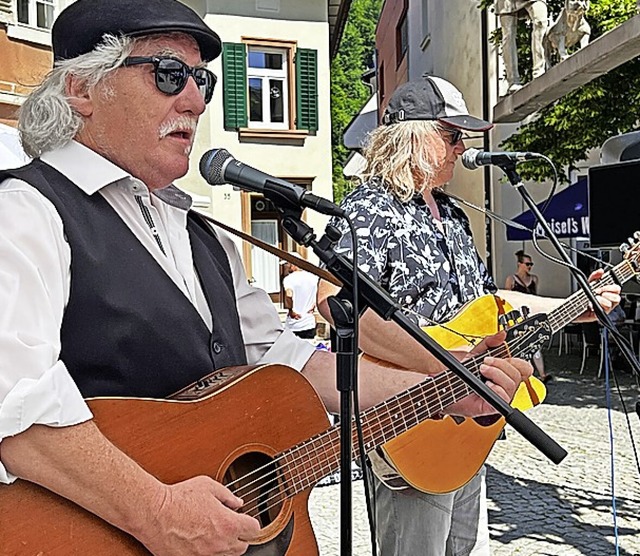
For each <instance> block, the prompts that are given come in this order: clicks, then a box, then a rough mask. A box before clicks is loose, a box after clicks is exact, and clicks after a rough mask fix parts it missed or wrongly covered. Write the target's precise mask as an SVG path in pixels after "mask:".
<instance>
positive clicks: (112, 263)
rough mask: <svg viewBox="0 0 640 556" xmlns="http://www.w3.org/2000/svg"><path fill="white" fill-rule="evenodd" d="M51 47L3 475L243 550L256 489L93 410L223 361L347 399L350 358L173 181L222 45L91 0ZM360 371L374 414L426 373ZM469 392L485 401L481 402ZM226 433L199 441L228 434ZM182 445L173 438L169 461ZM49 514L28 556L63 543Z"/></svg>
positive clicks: (30, 104) (16, 279)
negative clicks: (344, 373) (126, 435)
mask: <svg viewBox="0 0 640 556" xmlns="http://www.w3.org/2000/svg"><path fill="white" fill-rule="evenodd" d="M52 39H53V54H54V68H53V70H52V72H51V73H50V74H49V75H48V76H47V77H46V78H45V80H44V82H43V83H42V85H41V86H40V87H39V88H38V89H36V90H35V91H34V92H33V93H32V94H31V95H30V96H29V98H28V99H27V100H26V101H25V103H24V105H23V106H22V110H21V114H20V122H19V127H20V132H21V137H22V143H23V145H24V147H25V150H26V152H27V154H28V155H29V156H30V157H33V158H34V160H33V162H31V163H30V164H29V165H27V166H25V167H23V168H19V169H15V170H7V171H3V172H0V307H2V319H0V440H1V444H0V482H2V483H11V482H12V481H13V480H14V479H16V478H21V479H25V480H27V481H32V482H35V483H38V484H40V485H41V486H43V487H45V488H46V489H49V490H52V491H54V492H55V493H57V494H58V495H60V496H62V497H64V498H68V499H70V500H72V501H73V502H75V503H76V504H78V505H79V506H82V507H83V508H85V509H87V510H89V511H90V512H92V513H93V514H96V515H97V516H99V517H100V518H101V519H102V520H105V521H107V522H108V523H110V524H112V525H114V526H115V527H118V528H120V529H122V530H124V531H126V532H127V533H130V534H131V535H133V536H134V537H135V538H137V539H138V540H139V541H140V542H141V543H143V544H144V545H145V546H146V548H147V549H148V550H149V551H150V552H152V553H153V554H157V555H160V554H162V555H172V556H173V555H176V554H189V555H191V554H194V555H195V554H198V555H205V554H206V555H207V556H211V555H221V554H226V555H236V554H243V553H244V552H245V551H246V550H247V548H248V542H249V541H251V540H253V539H255V538H256V536H257V535H258V533H259V531H258V529H259V524H258V522H257V521H256V520H255V519H254V518H253V517H250V516H249V515H246V514H245V513H244V512H243V511H242V510H241V506H242V504H243V501H242V500H241V499H240V498H238V497H237V496H235V495H234V494H233V493H232V491H231V490H229V489H227V488H226V487H225V486H223V485H222V484H221V483H219V482H216V481H214V480H213V479H212V478H210V477H206V476H196V477H192V478H187V479H186V480H183V481H180V482H176V483H175V484H165V483H164V482H162V481H161V480H159V479H158V478H157V477H155V476H153V475H151V474H150V473H148V472H147V471H145V470H144V469H143V468H142V467H141V466H139V465H138V464H137V463H136V462H135V461H134V460H133V459H131V458H129V457H128V456H127V455H126V454H125V453H123V452H122V451H121V450H119V449H118V448H117V447H116V446H114V445H113V444H112V443H111V442H110V441H109V440H108V439H107V437H106V436H104V435H103V434H102V433H101V432H100V430H99V429H98V428H97V427H96V425H95V424H94V423H93V421H92V420H91V418H92V414H91V412H90V409H89V406H88V405H87V404H86V403H85V401H84V399H85V398H90V397H102V396H115V397H121V396H125V397H137V398H166V397H168V396H170V395H171V394H173V393H175V392H176V391H178V390H181V389H183V388H185V387H186V386H188V385H189V384H192V383H194V382H195V381H197V380H198V379H199V378H201V377H202V376H204V375H206V374H208V373H209V372H210V371H211V369H221V368H226V367H228V366H237V365H246V364H257V363H274V362H275V363H284V364H286V365H289V366H291V367H293V368H294V369H297V370H300V371H301V372H302V373H303V374H304V375H305V377H306V378H307V379H308V380H309V381H310V382H312V384H313V385H314V387H315V388H316V390H317V391H318V392H319V394H320V395H321V397H322V398H323V400H324V401H325V403H326V404H327V408H328V409H329V410H331V411H337V410H338V407H339V397H338V393H337V391H336V389H335V372H334V370H333V367H334V364H335V358H334V355H333V354H331V353H328V352H319V351H316V350H314V348H313V346H312V345H310V344H309V343H308V342H305V341H303V340H300V339H298V338H296V337H295V336H294V335H293V334H292V333H291V332H289V331H286V330H283V328H282V325H281V323H280V321H279V318H278V315H277V312H276V311H275V309H274V307H273V304H272V303H271V302H270V300H269V298H268V296H267V295H266V293H265V292H263V291H262V290H258V289H254V288H251V287H250V286H249V285H248V283H247V279H246V276H245V274H244V271H243V268H242V261H241V259H240V257H239V254H238V252H237V250H236V249H235V247H234V243H233V241H232V240H231V239H230V238H229V237H228V236H227V235H225V234H224V233H222V232H221V231H220V230H218V229H213V228H211V227H210V226H209V225H208V224H207V222H206V221H204V220H203V219H201V218H200V217H198V216H197V215H196V214H195V213H193V212H191V211H190V210H189V208H190V206H191V200H190V198H189V197H188V196H187V195H185V194H184V193H182V192H181V191H180V190H178V189H177V188H176V187H174V186H173V185H172V182H173V181H174V180H176V179H178V178H180V177H182V176H183V175H184V174H185V173H186V172H187V169H188V166H189V154H190V152H191V148H192V145H193V141H194V134H195V130H196V125H197V123H198V119H199V117H200V116H201V115H202V113H203V112H204V110H205V107H206V105H207V103H209V102H210V101H211V99H212V97H213V92H214V86H215V83H216V77H215V75H214V74H213V73H212V72H211V71H210V70H209V69H207V67H206V66H207V62H209V61H211V60H213V59H214V58H215V57H217V56H218V55H219V54H220V50H221V42H220V38H219V37H218V35H217V34H216V33H215V32H213V31H212V30H211V29H210V28H208V27H207V26H206V25H205V24H204V22H203V21H202V20H201V19H200V17H199V16H198V15H197V14H196V13H195V12H193V11H192V10H191V9H190V8H188V7H186V6H185V5H184V4H182V3H181V2H178V1H176V0H145V1H144V2H131V1H130V0H78V1H77V2H75V3H74V4H72V5H71V6H70V7H69V8H67V9H66V10H64V11H63V12H62V13H61V14H60V16H59V18H58V19H57V21H56V22H55V24H54V27H53V29H52ZM361 372H362V376H363V377H366V378H367V384H368V385H369V386H367V387H366V388H364V389H362V390H361V398H360V399H361V403H362V405H363V406H364V407H368V406H370V405H373V404H375V403H379V402H381V401H382V400H384V399H386V398H388V397H389V396H391V395H394V394H396V393H397V392H399V391H404V390H406V389H407V388H408V387H410V386H412V385H415V384H416V383H418V382H421V381H422V380H424V377H423V376H421V375H419V374H416V373H406V372H393V371H389V370H388V369H384V368H382V367H380V366H378V365H377V364H373V363H367V364H364V365H363V366H362V368H361ZM528 372H530V369H529V368H528V367H527V366H526V365H525V366H523V365H519V364H518V363H514V364H510V363H506V362H505V363H502V362H500V363H497V364H495V365H492V366H491V369H490V371H489V373H488V375H487V376H488V377H489V379H490V380H491V381H492V383H494V384H495V385H496V388H497V389H498V390H499V391H500V393H501V395H502V396H503V397H504V398H505V399H508V398H510V397H511V396H512V395H513V392H514V390H515V388H516V386H517V384H518V383H519V382H520V379H521V376H522V375H523V374H524V375H526V374H527V373H528ZM460 403H461V405H460V406H459V407H458V409H459V410H462V411H464V412H466V413H469V414H472V415H473V414H477V413H481V412H483V411H486V410H487V407H486V405H485V404H484V403H483V402H482V401H481V400H480V399H479V398H478V397H476V396H469V397H468V398H466V399H465V400H463V401H462V402H460ZM322 415H323V417H324V415H325V413H324V410H323V411H322ZM221 417H222V416H221ZM129 426H131V427H132V432H133V428H135V423H132V424H130V425H129ZM233 426H234V427H251V426H252V424H251V423H247V422H242V421H240V422H238V423H234V424H233ZM282 426H283V427H288V426H290V424H289V423H283V424H282ZM211 431H212V432H211V436H210V437H207V438H195V439H192V441H193V442H204V443H215V442H216V439H217V438H218V435H223V434H224V432H225V430H224V427H220V428H217V427H216V423H211ZM185 434H186V435H188V434H189V431H185ZM179 451H180V450H179V449H177V448H176V447H173V446H167V450H166V455H167V459H168V462H169V465H171V466H173V467H179V466H180V460H179V458H178V459H176V460H175V461H173V458H174V457H176V453H177V452H179ZM212 474H213V473H212ZM0 488H8V489H10V488H12V486H11V485H10V486H8V487H7V486H2V487H0ZM38 492H39V491H38ZM64 507H65V508H68V507H69V506H64ZM50 517H51V519H55V518H56V516H50ZM28 518H29V516H26V515H25V516H21V519H25V520H27V519H28ZM38 525H39V524H34V526H33V527H30V528H29V531H30V534H31V536H30V538H31V540H32V541H33V539H34V537H35V541H33V542H32V544H31V545H29V548H27V547H25V548H24V550H25V551H27V550H28V551H29V553H38V552H43V553H47V552H49V550H48V549H46V542H47V541H52V540H53V539H50V538H48V537H50V535H48V534H43V533H42V532H41V529H40V528H39V527H38ZM55 532H56V535H61V536H62V537H63V540H62V541H60V540H56V541H55V542H61V543H62V545H63V546H64V538H67V539H69V540H70V539H72V538H77V537H79V536H80V532H79V531H78V530H77V529H76V528H74V526H73V524H71V523H69V524H65V523H61V524H60V526H58V527H56V528H55ZM3 535H10V533H9V532H8V528H7V526H6V523H5V522H4V521H3V526H2V528H1V529H0V546H2V547H3V548H4V547H6V546H7V542H8V541H11V542H14V543H16V542H17V543H18V544H20V543H21V542H22V540H21V539H22V537H19V538H18V537H16V536H12V537H11V538H7V537H4V538H3ZM65 535H66V537H65ZM268 535H269V533H262V532H261V533H260V536H261V539H265V538H266V537H267V536H268ZM21 546H22V545H21ZM31 546H35V547H36V548H34V549H33V550H31ZM62 550H64V548H63V549H62ZM87 550H89V549H87ZM100 550H104V549H103V548H101V549H100ZM100 550H98V552H100ZM103 553H104V552H103ZM113 553H115V552H113Z"/></svg>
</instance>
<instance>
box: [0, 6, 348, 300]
mask: <svg viewBox="0 0 640 556" xmlns="http://www.w3.org/2000/svg"><path fill="white" fill-rule="evenodd" d="M73 1H74V0H0V122H1V123H6V124H8V125H12V126H15V125H16V120H17V116H16V114H17V110H18V108H19V106H20V105H21V104H22V101H23V100H24V98H25V97H26V95H27V94H28V93H29V91H30V90H31V89H32V88H33V87H34V86H36V85H37V84H38V83H39V82H40V81H41V80H42V78H43V76H44V75H45V74H46V72H47V71H48V70H49V69H50V68H51V61H52V56H51V46H50V45H51V34H50V29H51V26H52V25H53V22H54V21H55V18H56V16H57V15H58V14H59V13H60V11H61V10H62V9H64V8H65V7H66V6H67V5H69V4H71V3H72V2H73ZM184 3H185V4H187V5H189V6H190V7H191V8H193V9H194V10H195V11H196V12H198V13H199V14H200V15H201V16H202V17H203V19H204V20H205V22H206V23H207V24H209V25H210V26H211V27H212V28H213V29H215V30H216V32H217V33H218V34H219V35H220V37H221V39H222V41H223V44H224V48H223V54H222V56H220V57H219V58H218V59H217V60H215V61H213V62H212V63H211V69H212V70H213V71H214V72H215V73H216V74H217V75H218V78H219V79H218V84H217V87H216V90H215V93H214V96H213V99H212V101H211V103H210V105H209V107H208V110H207V111H206V112H205V114H204V116H203V117H202V118H201V120H200V125H199V129H198V133H197V136H196V141H195V145H194V150H193V155H192V165H191V170H190V172H189V174H188V175H187V176H185V177H184V178H183V179H181V180H179V182H178V184H177V185H179V186H180V187H182V188H184V189H185V190H187V191H189V193H191V194H192V195H193V197H194V200H195V204H196V207H197V208H198V209H199V210H202V211H204V212H206V213H208V214H210V215H211V216H213V217H215V218H217V219H218V220H220V221H222V222H224V223H225V224H228V225H231V226H233V227H235V228H236V229H239V230H242V231H244V232H247V233H251V234H253V235H254V236H256V237H258V238H259V239H262V240H264V241H266V242H267V243H270V244H272V245H275V246H276V247H280V248H282V249H284V250H286V251H289V250H292V249H294V248H295V246H294V244H293V242H292V241H291V240H290V239H289V238H288V237H287V235H286V234H285V232H284V230H283V228H282V226H281V224H280V221H281V219H280V214H279V212H278V211H277V210H276V208H275V207H274V206H273V204H272V203H271V202H270V201H268V200H266V199H264V197H263V196H262V195H260V194H257V193H248V192H245V191H240V190H238V189H237V188H234V187H232V186H231V185H222V186H219V187H211V186H209V185H207V184H206V183H205V181H204V180H203V179H202V177H201V176H200V173H199V170H198V162H199V160H200V157H201V156H202V155H203V154H204V153H205V152H207V151H208V150H210V149H213V148H225V149H227V150H228V151H229V152H230V153H231V154H232V155H233V156H234V157H235V158H237V159H238V160H240V161H242V162H244V163H246V164H248V165H250V166H253V167H256V168H258V169H260V170H262V171H263V172H265V173H267V174H270V175H273V176H276V177H278V178H283V179H286V180H288V181H291V182H293V183H295V184H298V185H300V186H302V187H305V188H307V189H308V190H312V191H313V192H314V193H315V194H316V195H319V196H322V197H326V198H332V180H331V175H332V166H331V131H330V128H331V122H330V105H329V101H330V81H329V64H330V57H331V54H332V52H334V51H335V48H336V45H337V43H338V38H339V36H340V34H341V32H342V28H343V26H344V23H345V21H346V15H347V13H348V9H349V5H350V0H323V1H321V2H317V1H314V0H241V1H237V2H229V1H228V0H209V1H205V0H184ZM304 218H305V219H306V220H307V222H308V224H309V225H310V226H311V228H312V229H313V230H314V231H315V233H316V235H317V236H318V237H319V236H321V235H322V233H323V231H324V225H325V224H326V218H324V217H321V216H319V215H317V214H314V213H311V211H305V215H304ZM238 246H239V248H240V250H241V253H242V255H243V260H244V262H245V266H246V270H247V275H248V276H249V277H250V279H251V280H252V281H254V282H255V283H256V285H258V286H260V287H263V288H264V289H266V290H267V291H268V292H269V293H270V294H272V297H273V298H274V299H277V298H278V296H279V293H280V289H281V287H280V266H279V264H278V262H279V261H278V258H277V257H275V256H273V255H271V254H269V253H266V252H264V251H262V250H260V249H258V248H256V247H252V246H250V245H248V244H242V243H241V242H240V240H238ZM299 251H300V253H301V254H302V255H303V256H305V255H307V253H305V252H304V251H305V249H302V248H299Z"/></svg>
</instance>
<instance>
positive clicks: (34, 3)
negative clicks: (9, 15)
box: [16, 0, 55, 29]
mask: <svg viewBox="0 0 640 556" xmlns="http://www.w3.org/2000/svg"><path fill="white" fill-rule="evenodd" d="M16 15H17V18H18V23H23V24H24V25H29V26H31V27H37V28H39V29H51V26H52V25H53V19H54V17H55V0H16Z"/></svg>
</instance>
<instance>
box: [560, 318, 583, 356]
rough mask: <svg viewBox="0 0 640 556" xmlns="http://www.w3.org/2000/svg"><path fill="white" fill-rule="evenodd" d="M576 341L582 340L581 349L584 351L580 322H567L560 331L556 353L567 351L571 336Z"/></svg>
mask: <svg viewBox="0 0 640 556" xmlns="http://www.w3.org/2000/svg"><path fill="white" fill-rule="evenodd" d="M574 337H575V340H576V342H582V346H581V347H582V351H583V352H584V335H583V333H582V326H581V325H580V324H568V325H567V326H565V327H564V328H563V329H562V330H561V331H560V338H559V341H558V355H562V354H563V353H569V347H570V345H572V344H573V338H574Z"/></svg>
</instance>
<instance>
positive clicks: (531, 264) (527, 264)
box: [522, 263, 533, 266]
mask: <svg viewBox="0 0 640 556" xmlns="http://www.w3.org/2000/svg"><path fill="white" fill-rule="evenodd" d="M522 264H524V265H526V266H533V263H522Z"/></svg>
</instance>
